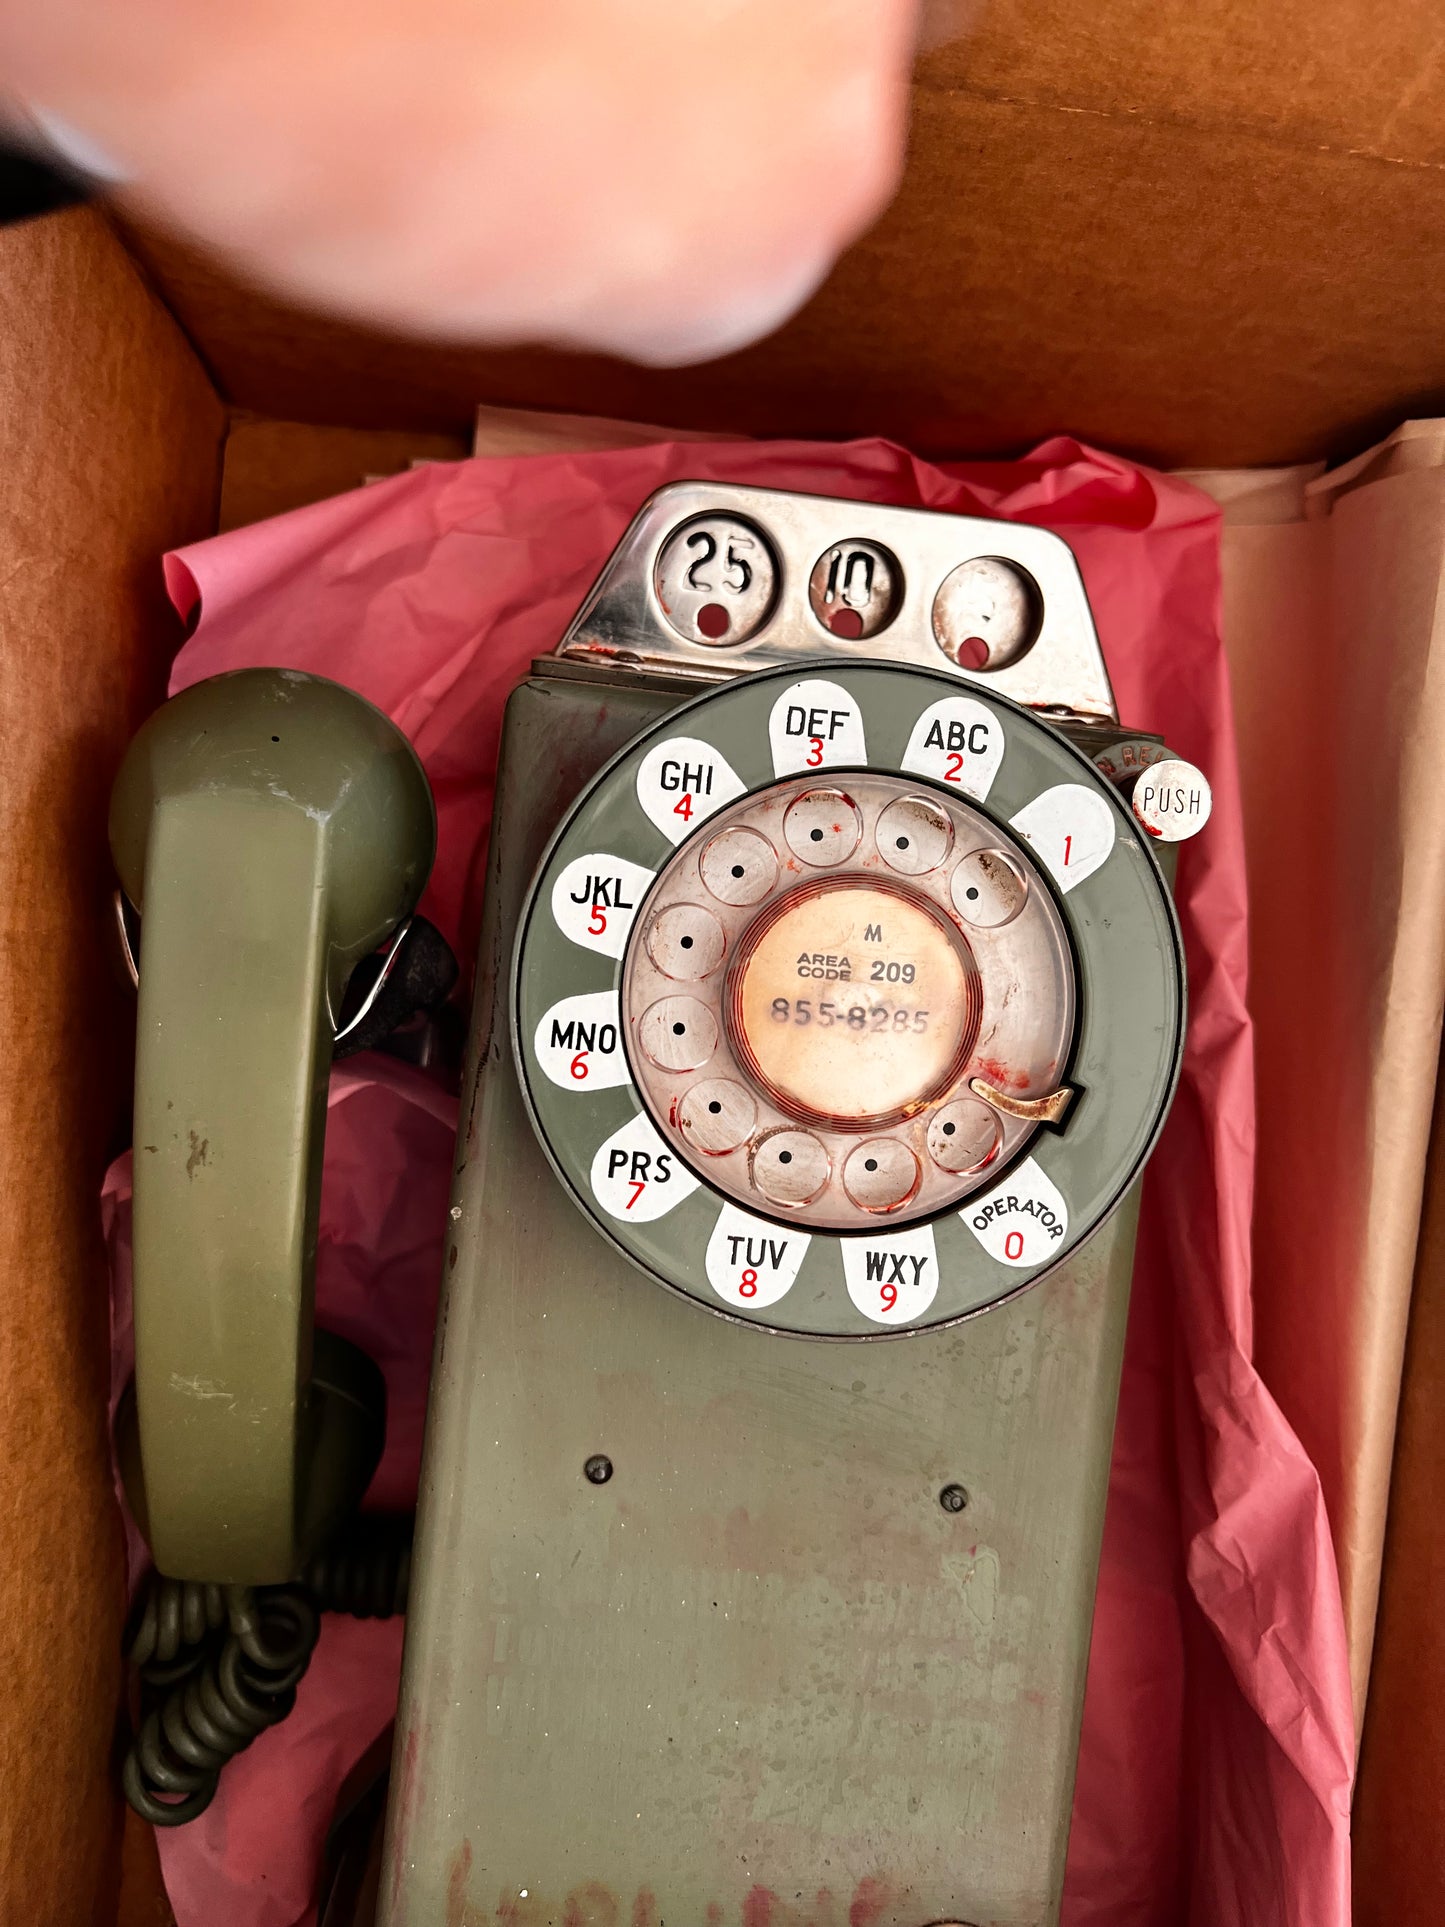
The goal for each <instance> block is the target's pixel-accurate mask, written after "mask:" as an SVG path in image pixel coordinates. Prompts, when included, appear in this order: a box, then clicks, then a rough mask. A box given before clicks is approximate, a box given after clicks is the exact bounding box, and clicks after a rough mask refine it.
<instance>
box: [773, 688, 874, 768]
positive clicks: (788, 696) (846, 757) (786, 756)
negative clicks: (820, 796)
mask: <svg viewBox="0 0 1445 1927" xmlns="http://www.w3.org/2000/svg"><path fill="white" fill-rule="evenodd" d="M768 746H769V748H770V749H771V750H772V753H773V771H774V774H775V775H778V776H793V775H796V774H797V773H798V772H799V771H802V772H803V773H805V774H806V772H807V771H808V770H811V769H829V768H831V767H833V766H835V765H838V766H842V765H849V764H856V763H866V762H867V760H868V743H867V739H866V737H865V735H864V732H863V712H862V710H861V709H860V708H859V707H858V700H857V698H856V697H855V696H853V695H851V694H850V693H849V691H848V690H846V689H844V688H843V687H842V686H841V684H839V683H835V682H825V681H823V680H822V679H821V678H816V677H810V678H809V679H808V680H807V681H806V682H795V683H792V684H791V685H790V686H789V687H788V688H787V689H785V690H784V691H783V693H782V695H781V696H779V697H778V699H777V701H776V702H775V703H774V704H773V707H772V712H771V714H770V715H769V717H768Z"/></svg>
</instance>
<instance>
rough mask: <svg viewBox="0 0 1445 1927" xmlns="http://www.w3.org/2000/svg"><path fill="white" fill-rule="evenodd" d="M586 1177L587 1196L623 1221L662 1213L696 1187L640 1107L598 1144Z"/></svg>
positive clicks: (641, 1220)
mask: <svg viewBox="0 0 1445 1927" xmlns="http://www.w3.org/2000/svg"><path fill="white" fill-rule="evenodd" d="M590 1177H591V1182H592V1195H593V1197H594V1198H596V1200H597V1202H598V1203H599V1204H600V1205H601V1206H602V1209H603V1210H604V1211H605V1212H607V1214H608V1215H609V1217H613V1218H620V1219H621V1220H622V1221H623V1223H624V1224H627V1223H631V1224H647V1223H648V1222H649V1221H650V1220H651V1219H653V1218H664V1217H666V1216H667V1213H668V1212H669V1211H671V1210H672V1208H673V1207H674V1205H679V1204H681V1203H682V1201H683V1199H684V1198H687V1197H691V1195H692V1193H693V1192H694V1191H696V1189H697V1186H698V1180H697V1179H696V1178H695V1177H694V1176H693V1174H692V1172H691V1171H689V1170H688V1168H687V1166H686V1165H685V1164H684V1163H683V1161H682V1159H681V1158H680V1157H679V1156H678V1155H677V1152H676V1151H674V1150H673V1149H672V1147H671V1146H670V1145H668V1144H666V1143H664V1141H663V1140H662V1138H661V1137H659V1136H658V1134H657V1132H656V1130H655V1129H654V1128H653V1126H652V1123H651V1120H650V1119H649V1118H648V1117H647V1115H646V1113H645V1112H643V1111H639V1112H638V1114H637V1116H636V1117H633V1118H629V1119H628V1121H627V1122H626V1123H625V1124H624V1125H623V1126H622V1127H621V1129H620V1130H616V1131H614V1132H613V1133H612V1135H611V1137H609V1138H604V1139H603V1141H602V1143H601V1144H599V1145H598V1147H597V1150H596V1153H595V1155H594V1156H593V1159H592V1170H591V1173H590Z"/></svg>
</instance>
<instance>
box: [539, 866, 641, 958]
mask: <svg viewBox="0 0 1445 1927" xmlns="http://www.w3.org/2000/svg"><path fill="white" fill-rule="evenodd" d="M653 874H654V873H653V872H652V871H651V870H644V869H643V867H642V865H641V864H640V863H629V862H628V860H627V858H626V857H625V856H608V855H607V854H606V853H605V852H603V853H602V854H601V855H598V856H577V857H573V859H572V861H571V862H570V863H569V864H568V865H567V867H566V868H565V869H564V870H563V872H562V874H561V875H560V876H559V877H558V879H557V881H556V882H555V883H554V884H553V885H552V918H553V921H554V922H555V923H556V925H557V928H558V929H559V930H560V931H561V932H562V935H563V936H564V937H570V938H571V939H572V941H573V943H580V944H581V946H582V948H583V949H584V950H596V951H600V953H601V954H602V955H603V956H604V957H620V956H621V955H622V952H623V950H624V949H625V948H626V945H627V933H628V931H629V930H630V929H631V928H632V919H633V917H634V916H636V914H637V906H638V904H639V903H641V901H642V899H643V898H644V897H645V896H646V894H647V891H648V886H649V885H650V884H651V882H652V878H653Z"/></svg>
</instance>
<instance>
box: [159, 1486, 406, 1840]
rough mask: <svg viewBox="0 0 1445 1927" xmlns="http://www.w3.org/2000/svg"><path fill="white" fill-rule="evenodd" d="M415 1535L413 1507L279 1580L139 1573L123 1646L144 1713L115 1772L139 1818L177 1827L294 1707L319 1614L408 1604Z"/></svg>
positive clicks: (354, 1533) (400, 1608)
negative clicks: (251, 1582) (255, 1582)
mask: <svg viewBox="0 0 1445 1927" xmlns="http://www.w3.org/2000/svg"><path fill="white" fill-rule="evenodd" d="M411 1535H412V1520H411V1517H410V1515H409V1514H408V1515H404V1516H397V1517H380V1516H377V1517H366V1518H362V1519H358V1520H355V1521H354V1522H353V1523H352V1525H351V1527H350V1528H349V1529H348V1531H347V1532H346V1533H345V1534H344V1535H343V1536H342V1537H341V1538H340V1539H339V1540H337V1541H336V1542H335V1543H334V1544H333V1545H331V1546H329V1547H328V1548H327V1549H326V1550H325V1551H324V1552H323V1553H321V1554H320V1555H319V1556H318V1557H317V1558H315V1559H313V1560H312V1561H311V1563H310V1564H309V1565H308V1566H307V1567H306V1569H305V1570H304V1572H302V1573H301V1575H300V1576H299V1578H298V1579H297V1580H296V1581H295V1582H294V1583H292V1584H290V1585H285V1586H255V1587H251V1586H212V1585H205V1584H202V1583H200V1582H199V1581H194V1580H181V1579H169V1578H167V1577H166V1576H165V1575H164V1574H162V1573H158V1572H151V1573H148V1574H147V1576H146V1578H145V1579H144V1581H143V1582H142V1584H141V1588H140V1591H139V1593H138V1594H137V1597H136V1603H135V1608H134V1610H133V1613H132V1616H131V1621H130V1632H129V1636H128V1639H127V1650H126V1656H127V1658H128V1659H129V1661H130V1663H131V1664H132V1665H133V1666H134V1667H135V1668H136V1670H137V1671H138V1672H139V1674H140V1679H141V1719H140V1725H139V1728H138V1730H137V1732H136V1735H135V1738H134V1740H133V1741H132V1743H131V1747H130V1750H129V1751H128V1753H127V1754H126V1758H125V1763H124V1765H123V1767H122V1768H121V1785H122V1787H123V1789H124V1792H125V1797H126V1799H127V1800H128V1801H129V1803H130V1805H131V1806H132V1807H134V1808H135V1810H136V1812H137V1813H138V1814H140V1816H141V1817H142V1819H145V1820H149V1821H150V1822H151V1824H152V1825H153V1826H157V1827H179V1826H184V1825H185V1824H186V1822H187V1821H190V1820H194V1819H196V1818H197V1817H198V1816H199V1815H200V1814H202V1813H204V1812H205V1810H206V1808H207V1807H208V1806H209V1805H210V1803H211V1801H212V1799H213V1798H214V1797H215V1792H216V1787H217V1785H218V1783H219V1781H220V1776H221V1771H222V1769H223V1768H224V1767H225V1766H226V1764H227V1763H228V1762H229V1761H230V1760H233V1759H234V1758H235V1756H236V1755H237V1754H238V1753H240V1752H242V1751H243V1750H244V1749H245V1748H246V1747H248V1746H249V1745H250V1744H251V1742H252V1740H254V1739H255V1738H256V1736H257V1735H258V1734H259V1733H264V1732H265V1731H266V1729H267V1728H268V1727H271V1726H275V1725H276V1724H277V1723H278V1722H279V1721H281V1720H283V1719H285V1717H286V1715H287V1714H288V1713H289V1712H290V1711H291V1709H292V1707H293V1706H294V1705H295V1704H296V1688H297V1685H298V1683H299V1681H300V1679H301V1677H302V1675H303V1674H304V1673H305V1671H306V1668H307V1667H308V1665H310V1663H311V1655H312V1652H313V1651H314V1650H315V1646H316V1641H317V1638H318V1636H319V1634H320V1630H321V1619H320V1615H321V1614H322V1613H323V1612H344V1613H350V1614H351V1615H352V1616H353V1617H354V1618H357V1619H388V1618H390V1617H391V1616H392V1615H393V1614H394V1613H400V1612H405V1610H406V1595H407V1586H408V1582H409V1580H410V1576H411Z"/></svg>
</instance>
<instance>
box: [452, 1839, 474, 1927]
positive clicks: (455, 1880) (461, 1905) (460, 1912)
mask: <svg viewBox="0 0 1445 1927" xmlns="http://www.w3.org/2000/svg"><path fill="white" fill-rule="evenodd" d="M471 1877H472V1843H471V1841H470V1840H463V1842H462V1844H461V1845H460V1846H459V1847H458V1848H457V1850H456V1853H455V1854H454V1855H453V1856H452V1870H451V1873H450V1875H449V1876H448V1879H447V1927H466V1916H467V1914H468V1912H469V1911H470V1909H469V1908H468V1906H467V1882H468V1881H469V1880H470V1879H471Z"/></svg>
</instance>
